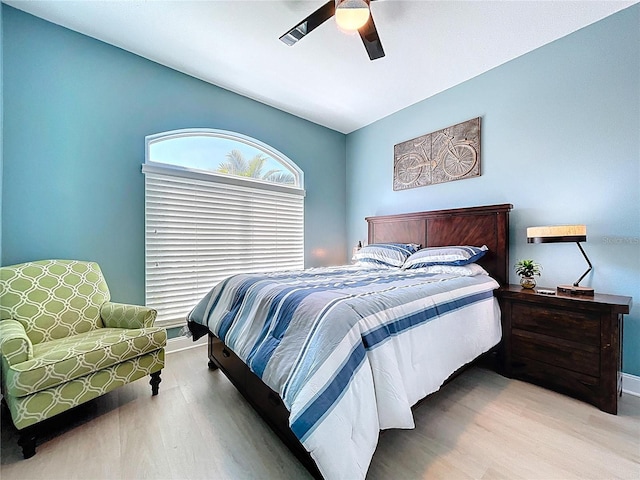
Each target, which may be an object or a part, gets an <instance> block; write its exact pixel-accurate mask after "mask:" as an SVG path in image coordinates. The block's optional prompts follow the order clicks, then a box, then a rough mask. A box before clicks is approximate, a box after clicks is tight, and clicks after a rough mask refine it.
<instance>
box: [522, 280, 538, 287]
mask: <svg viewBox="0 0 640 480" xmlns="http://www.w3.org/2000/svg"><path fill="white" fill-rule="evenodd" d="M520 286H521V287H522V288H534V287H535V286H536V280H535V279H534V278H533V277H520Z"/></svg>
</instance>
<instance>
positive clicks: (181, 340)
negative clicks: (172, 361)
mask: <svg viewBox="0 0 640 480" xmlns="http://www.w3.org/2000/svg"><path fill="white" fill-rule="evenodd" d="M206 344H207V336H206V335H205V336H204V337H202V338H199V339H198V340H197V341H196V342H194V341H193V339H192V338H191V337H176V338H170V339H169V340H167V347H166V348H165V352H166V353H175V352H179V351H181V350H187V349H189V348H195V347H201V346H203V345H206Z"/></svg>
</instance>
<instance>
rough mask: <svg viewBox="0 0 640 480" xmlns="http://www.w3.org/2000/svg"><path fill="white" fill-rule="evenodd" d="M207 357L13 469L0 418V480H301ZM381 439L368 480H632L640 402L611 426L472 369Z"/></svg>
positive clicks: (189, 359)
mask: <svg viewBox="0 0 640 480" xmlns="http://www.w3.org/2000/svg"><path fill="white" fill-rule="evenodd" d="M206 356H207V355H206V348H203V347H198V348H194V349H191V350H185V351H182V352H176V353H172V354H169V355H168V356H167V366H166V368H165V370H164V371H163V374H162V383H161V384H160V394H159V395H158V396H157V397H152V396H151V387H150V386H149V385H148V382H147V381H144V380H139V381H137V382H135V383H133V384H131V385H127V386H125V387H123V388H121V389H119V390H116V391H113V392H111V393H109V394H107V395H105V396H103V397H101V398H99V399H96V400H95V401H92V402H89V403H88V404H86V405H83V406H80V407H78V408H76V409H75V410H73V411H71V412H67V413H66V414H63V415H61V416H60V420H59V421H57V422H55V424H52V425H51V426H50V427H49V428H48V430H47V431H46V432H45V434H44V435H43V437H42V438H41V439H40V440H39V442H38V447H37V454H36V456H35V457H33V458H31V459H29V460H22V456H21V451H20V449H19V447H18V446H17V444H16V440H17V433H16V431H15V429H14V428H13V426H12V425H11V421H10V419H9V417H8V413H7V411H6V410H5V409H2V413H1V414H0V421H1V423H2V428H1V430H2V431H1V434H2V436H1V440H2V445H1V450H0V454H1V456H0V478H2V479H3V480H13V479H16V480H17V479H21V480H22V479H25V480H27V479H28V480H31V479H34V480H36V479H65V480H66V479H83V480H85V479H205V478H209V479H229V480H234V479H240V480H244V479H261V480H263V479H306V478H310V476H309V475H308V473H307V472H306V470H305V469H304V468H303V467H302V466H301V465H300V464H299V463H298V461H297V460H296V459H295V457H293V455H292V454H291V453H290V452H289V451H288V450H287V449H286V448H285V447H284V446H283V445H282V443H281V442H280V440H279V439H278V438H277V437H276V436H275V435H274V434H273V433H272V432H271V430H269V428H268V427H267V426H266V425H265V424H264V423H263V422H262V420H261V419H260V418H259V417H258V416H257V414H256V413H255V412H254V411H253V410H252V409H251V407H249V406H248V404H247V403H246V402H245V401H244V399H243V398H242V397H241V396H240V394H239V393H238V392H237V391H236V390H235V388H234V387H233V386H232V385H231V384H230V383H229V381H228V380H227V379H226V378H225V377H224V375H223V374H222V373H221V372H220V371H210V370H208V368H207V358H206ZM415 420H416V428H415V429H414V430H390V431H387V432H384V434H382V435H381V437H380V442H379V444H378V449H377V450H376V454H375V455H374V458H373V461H372V464H371V468H370V469H369V474H368V477H367V478H368V479H372V480H373V479H392V478H393V479H427V478H428V479H447V480H448V479H511V480H516V479H562V480H564V479H614V478H620V479H640V398H638V397H633V396H630V395H626V394H625V395H623V397H622V398H621V400H620V404H619V414H618V415H617V416H613V415H609V414H606V413H603V412H601V411H600V410H598V409H597V408H595V407H593V406H591V405H588V404H586V403H583V402H580V401H578V400H574V399H572V398H569V397H566V396H563V395H560V394H557V393H554V392H551V391H548V390H545V389H542V388H539V387H536V386H534V385H529V384H527V383H523V382H519V381H515V380H509V379H506V378H503V377H501V376H500V375H498V374H496V373H494V372H492V371H490V370H485V369H483V368H479V367H473V368H471V369H469V370H467V371H466V372H465V373H463V374H462V375H460V376H458V377H457V378H456V379H454V380H453V381H452V382H450V383H449V384H448V385H446V386H445V387H444V388H443V389H442V390H441V391H440V392H438V393H436V394H434V395H432V396H431V397H429V398H428V399H427V400H425V401H424V402H423V403H422V404H421V405H420V406H418V407H417V408H416V409H415Z"/></svg>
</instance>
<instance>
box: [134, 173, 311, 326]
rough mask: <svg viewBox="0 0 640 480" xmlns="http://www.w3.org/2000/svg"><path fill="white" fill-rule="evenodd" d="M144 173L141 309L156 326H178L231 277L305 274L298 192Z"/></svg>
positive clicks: (301, 207)
mask: <svg viewBox="0 0 640 480" xmlns="http://www.w3.org/2000/svg"><path fill="white" fill-rule="evenodd" d="M143 171H144V172H145V251H146V255H145V273H146V279H145V292H146V304H147V306H149V307H151V308H155V309H156V310H157V311H158V319H157V321H156V323H157V324H158V325H161V326H165V327H166V326H171V325H182V324H184V322H185V318H186V315H187V314H188V313H189V311H190V310H191V309H192V308H193V307H194V305H195V304H196V303H197V302H198V301H199V300H200V299H201V298H202V297H203V296H204V295H205V294H206V293H207V292H208V291H209V290H210V289H211V288H212V287H214V286H215V285H216V284H217V283H218V282H220V281H221V280H223V279H224V278H226V277H227V276H229V275H233V274H237V273H263V272H269V271H281V270H291V269H301V268H303V267H304V190H302V189H298V191H296V189H292V188H290V189H283V188H271V186H269V185H264V184H260V183H257V182H251V181H244V182H243V181H241V182H237V181H232V182H226V181H224V179H223V181H215V177H212V178H213V179H214V180H209V179H204V178H203V179H199V178H196V177H199V176H193V175H184V176H182V175H176V174H175V172H171V170H167V172H168V173H166V174H164V173H159V172H161V171H162V169H159V168H147V169H146V170H145V169H144V168H143ZM201 177H206V176H201ZM253 183H255V185H252V184H253Z"/></svg>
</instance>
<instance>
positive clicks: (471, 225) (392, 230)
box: [365, 203, 513, 285]
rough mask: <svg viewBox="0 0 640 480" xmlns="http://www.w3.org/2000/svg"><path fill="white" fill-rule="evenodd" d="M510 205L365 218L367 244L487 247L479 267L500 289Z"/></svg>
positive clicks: (506, 259) (506, 262) (505, 278)
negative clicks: (481, 267)
mask: <svg viewBox="0 0 640 480" xmlns="http://www.w3.org/2000/svg"><path fill="white" fill-rule="evenodd" d="M512 208H513V205H511V204H508V203H505V204H502V205H488V206H483V207H469V208H454V209H450V210H434V211H431V212H418V213H404V214H400V215H385V216H380V217H367V218H366V219H365V220H366V221H367V223H368V224H369V240H368V241H369V243H370V244H371V243H385V242H397V243H418V244H420V245H421V246H422V247H423V248H424V247H443V246H447V245H473V246H477V247H480V246H482V245H486V246H487V247H488V248H489V251H488V252H487V253H486V255H485V256H484V257H482V258H481V259H480V260H479V261H478V263H479V264H480V265H482V266H483V267H484V268H485V270H487V271H488V272H489V274H490V275H491V276H492V277H493V278H495V279H496V280H497V281H498V282H499V283H500V284H501V285H506V284H507V283H509V211H510V210H511V209H512Z"/></svg>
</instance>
